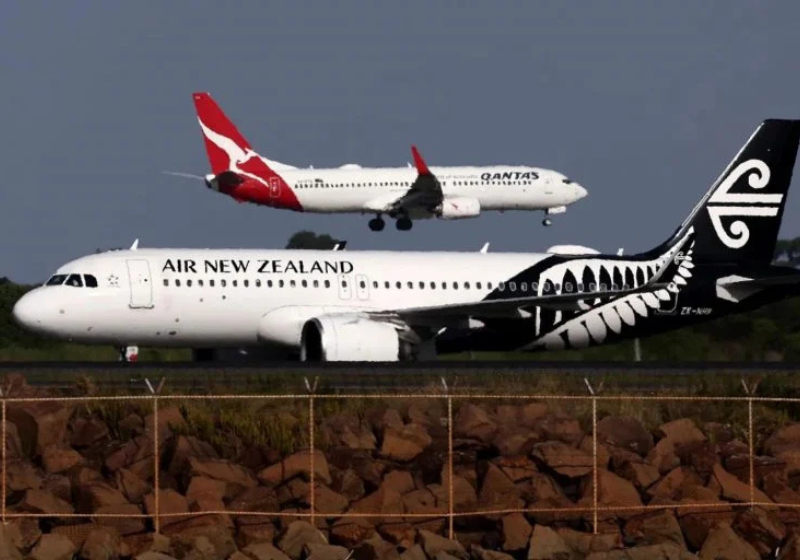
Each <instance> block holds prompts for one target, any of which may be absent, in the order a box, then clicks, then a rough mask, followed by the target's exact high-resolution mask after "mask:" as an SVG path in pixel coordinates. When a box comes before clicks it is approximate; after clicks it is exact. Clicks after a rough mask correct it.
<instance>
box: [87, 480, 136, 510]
mask: <svg viewBox="0 0 800 560" xmlns="http://www.w3.org/2000/svg"><path fill="white" fill-rule="evenodd" d="M127 503H128V500H127V499H126V498H125V496H123V495H122V492H120V491H119V490H117V489H116V488H114V487H113V486H111V485H109V484H107V483H105V482H99V481H98V482H91V483H89V484H84V485H83V486H81V487H79V488H78V500H77V507H78V511H79V512H81V513H93V512H96V511H97V510H98V509H99V508H101V507H105V506H115V505H121V504H127Z"/></svg>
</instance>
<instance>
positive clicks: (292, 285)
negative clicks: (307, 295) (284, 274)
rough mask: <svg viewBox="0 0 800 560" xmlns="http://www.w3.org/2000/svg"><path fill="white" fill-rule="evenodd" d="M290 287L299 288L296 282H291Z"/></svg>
mask: <svg viewBox="0 0 800 560" xmlns="http://www.w3.org/2000/svg"><path fill="white" fill-rule="evenodd" d="M289 285H290V286H291V287H292V288H294V287H296V286H297V283H296V282H295V281H294V280H289Z"/></svg>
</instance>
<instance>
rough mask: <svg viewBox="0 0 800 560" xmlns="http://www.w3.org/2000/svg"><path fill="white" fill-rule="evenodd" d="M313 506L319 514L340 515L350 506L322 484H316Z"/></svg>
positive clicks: (342, 497) (345, 500)
mask: <svg viewBox="0 0 800 560" xmlns="http://www.w3.org/2000/svg"><path fill="white" fill-rule="evenodd" d="M314 488H315V497H314V502H315V503H314V505H315V506H316V507H315V510H316V511H317V512H319V513H342V512H343V511H345V510H346V509H347V506H349V505H350V501H349V500H348V499H347V498H345V497H344V496H342V495H341V494H338V493H336V492H334V491H333V490H331V489H330V488H328V487H327V486H324V485H322V484H316V485H315V486H314Z"/></svg>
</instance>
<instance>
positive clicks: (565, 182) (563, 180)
mask: <svg viewBox="0 0 800 560" xmlns="http://www.w3.org/2000/svg"><path fill="white" fill-rule="evenodd" d="M561 181H562V182H563V183H564V184H565V185H571V184H572V181H570V180H569V179H567V178H566V177H564V178H563V179H561Z"/></svg>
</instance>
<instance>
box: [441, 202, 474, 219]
mask: <svg viewBox="0 0 800 560" xmlns="http://www.w3.org/2000/svg"><path fill="white" fill-rule="evenodd" d="M480 213H481V203H480V201H479V200H478V199H477V198H466V197H453V198H445V199H444V200H443V201H442V203H441V204H440V205H439V206H438V207H437V208H436V215H437V216H439V217H440V218H444V219H445V220H460V219H462V218H475V217H477V216H478V215H480Z"/></svg>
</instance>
